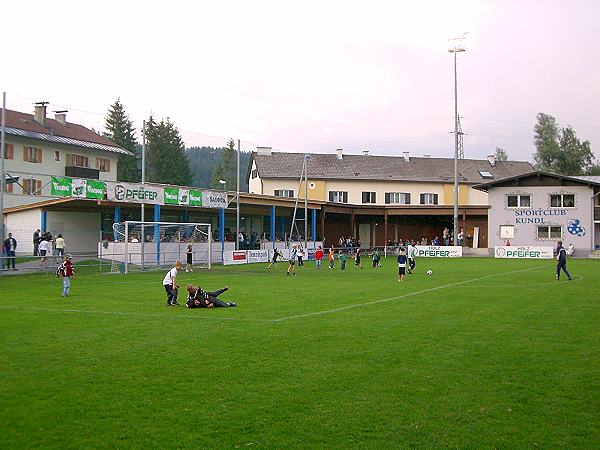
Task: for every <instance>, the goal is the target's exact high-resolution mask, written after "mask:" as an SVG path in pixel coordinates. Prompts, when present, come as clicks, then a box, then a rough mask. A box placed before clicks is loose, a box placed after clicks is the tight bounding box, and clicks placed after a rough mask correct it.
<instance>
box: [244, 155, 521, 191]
mask: <svg viewBox="0 0 600 450" xmlns="http://www.w3.org/2000/svg"><path fill="white" fill-rule="evenodd" d="M303 158H304V154H303V153H279V152H273V153H271V154H261V153H254V152H253V153H252V157H251V158H250V165H249V170H250V168H251V167H252V161H255V162H256V168H257V170H258V175H259V176H260V177H261V178H299V177H300V173H301V171H302V159H303ZM532 170H533V166H532V165H531V164H530V163H528V162H526V161H497V162H496V163H495V165H491V164H490V163H489V161H488V160H487V159H485V160H480V159H461V160H459V161H458V173H459V175H458V179H459V182H460V183H469V184H475V183H480V182H482V181H484V180H486V179H490V178H489V177H485V176H484V175H483V174H482V173H481V172H489V173H490V174H491V176H492V177H493V179H499V178H506V177H511V176H514V175H518V174H522V173H526V172H530V171H532ZM248 175H249V173H248ZM308 177H309V178H311V179H330V180H377V181H384V180H389V181H415V182H451V181H454V159H452V158H426V157H410V158H409V160H408V161H406V160H405V159H404V158H403V157H399V156H372V155H343V157H342V159H338V157H337V155H335V154H319V153H313V154H311V156H310V160H309V161H308Z"/></svg>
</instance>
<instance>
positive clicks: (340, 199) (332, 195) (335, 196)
mask: <svg viewBox="0 0 600 450" xmlns="http://www.w3.org/2000/svg"><path fill="white" fill-rule="evenodd" d="M329 201H330V202H333V203H348V192H346V191H329Z"/></svg>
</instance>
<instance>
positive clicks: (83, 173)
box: [65, 166, 100, 180]
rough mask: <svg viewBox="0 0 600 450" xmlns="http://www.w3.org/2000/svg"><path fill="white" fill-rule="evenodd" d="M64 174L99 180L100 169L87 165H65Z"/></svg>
mask: <svg viewBox="0 0 600 450" xmlns="http://www.w3.org/2000/svg"><path fill="white" fill-rule="evenodd" d="M65 176H67V177H73V178H88V179H90V180H99V179H100V171H99V170H98V169H90V168H88V167H77V166H66V167H65Z"/></svg>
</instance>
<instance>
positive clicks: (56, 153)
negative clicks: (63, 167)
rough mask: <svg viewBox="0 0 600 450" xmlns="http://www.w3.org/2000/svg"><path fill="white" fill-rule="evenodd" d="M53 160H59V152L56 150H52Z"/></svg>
mask: <svg viewBox="0 0 600 450" xmlns="http://www.w3.org/2000/svg"><path fill="white" fill-rule="evenodd" d="M54 161H60V152H59V151H58V150H55V151H54Z"/></svg>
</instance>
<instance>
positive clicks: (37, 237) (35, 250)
mask: <svg viewBox="0 0 600 450" xmlns="http://www.w3.org/2000/svg"><path fill="white" fill-rule="evenodd" d="M40 241H41V238H40V230H39V229H37V230H36V231H35V233H33V256H37V255H38V247H39V245H40Z"/></svg>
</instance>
